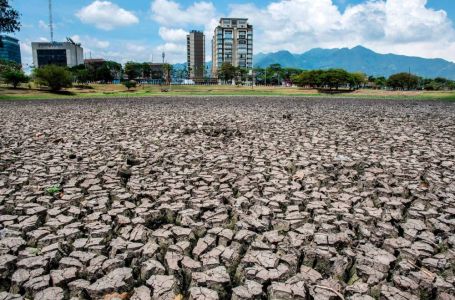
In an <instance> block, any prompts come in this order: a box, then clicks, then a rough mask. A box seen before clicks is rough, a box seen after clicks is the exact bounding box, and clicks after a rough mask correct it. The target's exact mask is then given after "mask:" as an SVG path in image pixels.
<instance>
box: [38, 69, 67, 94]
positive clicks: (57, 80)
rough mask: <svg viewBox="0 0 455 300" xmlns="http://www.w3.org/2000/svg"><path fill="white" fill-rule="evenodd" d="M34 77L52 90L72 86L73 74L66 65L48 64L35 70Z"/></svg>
mask: <svg viewBox="0 0 455 300" xmlns="http://www.w3.org/2000/svg"><path fill="white" fill-rule="evenodd" d="M33 78H34V79H35V81H36V83H38V84H40V85H44V86H47V87H49V88H50V89H51V90H52V91H59V90H61V89H62V88H66V87H71V85H72V75H71V73H70V71H68V70H67V69H66V68H64V67H60V66H56V65H47V66H44V67H41V68H36V69H34V70H33Z"/></svg>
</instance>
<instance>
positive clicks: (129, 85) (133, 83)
mask: <svg viewBox="0 0 455 300" xmlns="http://www.w3.org/2000/svg"><path fill="white" fill-rule="evenodd" d="M123 85H124V86H125V87H126V88H127V89H128V91H129V90H130V89H131V88H135V87H136V85H137V83H136V81H134V80H128V81H124V82H123Z"/></svg>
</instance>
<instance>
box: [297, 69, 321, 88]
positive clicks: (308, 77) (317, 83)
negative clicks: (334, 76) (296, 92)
mask: <svg viewBox="0 0 455 300" xmlns="http://www.w3.org/2000/svg"><path fill="white" fill-rule="evenodd" d="M323 74H324V71H322V70H311V71H305V72H303V73H301V74H300V75H299V77H298V83H297V85H299V86H309V87H311V88H317V87H321V86H322V83H323V82H322V79H323V78H322V75H323Z"/></svg>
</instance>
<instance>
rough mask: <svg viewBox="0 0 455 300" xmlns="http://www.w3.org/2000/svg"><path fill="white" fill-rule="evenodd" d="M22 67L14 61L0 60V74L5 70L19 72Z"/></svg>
mask: <svg viewBox="0 0 455 300" xmlns="http://www.w3.org/2000/svg"><path fill="white" fill-rule="evenodd" d="M21 69H22V66H21V65H20V64H18V63H16V62H14V61H10V60H4V59H0V73H3V72H4V71H7V70H15V71H20V70H21Z"/></svg>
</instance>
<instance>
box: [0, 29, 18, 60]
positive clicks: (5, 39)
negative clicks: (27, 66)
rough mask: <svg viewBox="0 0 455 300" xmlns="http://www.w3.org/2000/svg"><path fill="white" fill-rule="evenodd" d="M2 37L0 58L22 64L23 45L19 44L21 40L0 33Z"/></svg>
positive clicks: (0, 37)
mask: <svg viewBox="0 0 455 300" xmlns="http://www.w3.org/2000/svg"><path fill="white" fill-rule="evenodd" d="M0 39H1V43H0V59H4V60H9V61H14V62H16V63H18V64H21V63H22V60H21V47H20V46H19V40H18V39H15V38H12V37H9V36H6V35H0Z"/></svg>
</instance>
